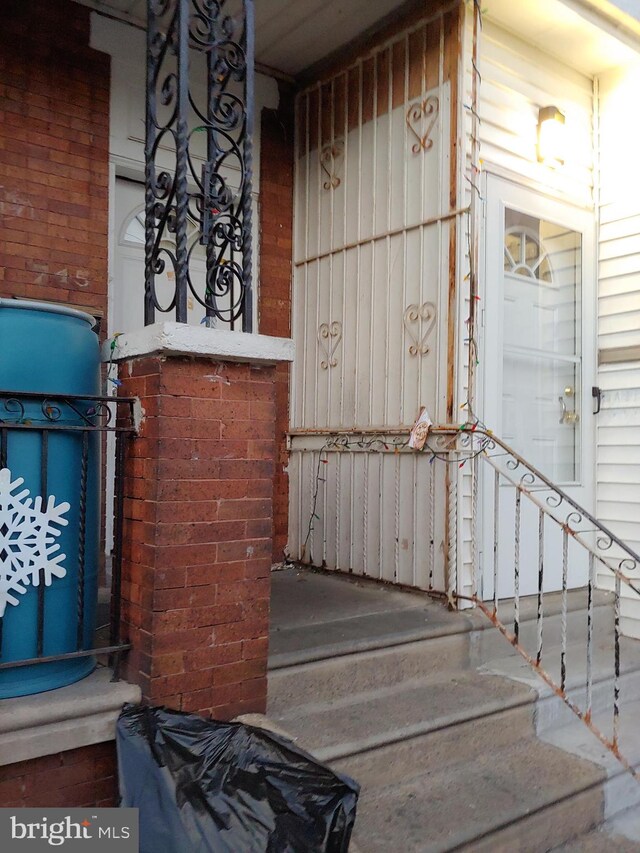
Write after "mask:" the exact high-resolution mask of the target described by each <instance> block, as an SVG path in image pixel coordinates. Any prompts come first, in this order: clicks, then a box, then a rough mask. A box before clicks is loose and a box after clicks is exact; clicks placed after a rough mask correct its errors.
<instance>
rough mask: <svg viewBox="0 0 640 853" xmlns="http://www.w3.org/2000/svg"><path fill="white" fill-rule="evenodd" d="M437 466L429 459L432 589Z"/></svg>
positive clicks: (430, 570) (431, 581) (434, 554)
mask: <svg viewBox="0 0 640 853" xmlns="http://www.w3.org/2000/svg"><path fill="white" fill-rule="evenodd" d="M437 470H438V469H437V468H436V466H435V464H434V462H433V459H431V462H430V463H429V589H433V573H434V571H435V559H436V540H435V518H434V516H435V511H436V472H437Z"/></svg>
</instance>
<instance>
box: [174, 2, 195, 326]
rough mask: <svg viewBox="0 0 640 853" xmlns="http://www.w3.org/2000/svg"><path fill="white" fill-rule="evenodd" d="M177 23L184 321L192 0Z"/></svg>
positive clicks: (179, 264)
mask: <svg viewBox="0 0 640 853" xmlns="http://www.w3.org/2000/svg"><path fill="white" fill-rule="evenodd" d="M177 2H178V10H177V11H178V17H177V22H176V34H175V35H176V53H177V63H178V73H177V78H178V79H177V81H176V83H177V96H178V100H177V116H176V127H175V131H174V135H175V146H176V174H175V201H176V204H175V235H176V295H175V299H176V320H177V322H178V323H186V322H187V290H188V287H189V284H188V265H189V254H188V247H187V217H188V212H189V187H188V183H187V175H188V169H189V159H188V157H189V13H190V2H191V0H177Z"/></svg>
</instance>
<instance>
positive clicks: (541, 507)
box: [429, 424, 640, 781]
mask: <svg viewBox="0 0 640 853" xmlns="http://www.w3.org/2000/svg"><path fill="white" fill-rule="evenodd" d="M432 435H433V439H432V442H431V445H430V448H429V449H430V450H431V452H433V453H441V454H446V457H447V458H448V459H449V461H455V462H457V463H458V465H459V466H464V465H465V464H466V463H467V462H468V461H470V460H472V461H473V466H472V476H473V480H474V484H473V491H472V494H473V496H474V506H473V516H474V519H473V523H474V524H475V517H476V515H477V494H478V479H479V470H478V468H479V465H478V463H484V464H486V465H488V466H489V467H490V468H491V469H492V470H493V472H494V478H493V479H494V485H493V489H494V500H493V507H492V510H493V514H494V520H493V571H494V591H493V602H492V604H491V605H488V604H487V603H486V602H485V601H484V600H483V599H482V598H481V596H479V595H478V592H477V582H476V577H475V576H474V579H473V593H472V594H471V595H469V596H465V595H462V594H460V592H459V591H458V590H457V589H456V590H455V592H454V593H453V597H454V598H455V599H458V600H461V601H464V600H466V601H470V602H472V603H473V604H474V605H475V606H477V607H478V609H480V610H481V611H482V612H483V613H484V614H485V615H486V616H487V617H488V618H489V619H490V620H491V622H492V623H493V624H494V625H495V626H496V627H497V628H498V629H499V630H500V632H501V633H502V634H503V635H504V636H505V637H506V638H507V639H508V640H509V642H510V643H511V644H512V645H513V647H514V648H515V649H516V651H517V652H518V653H519V654H520V655H521V656H522V657H523V658H524V659H525V660H526V661H527V663H528V664H529V665H530V666H531V668H532V669H533V670H534V671H535V672H536V673H537V674H538V675H539V676H540V677H541V678H542V679H543V680H544V681H545V683H546V684H547V685H548V686H549V687H550V688H551V689H552V690H553V691H554V692H555V693H556V694H557V695H558V696H559V697H560V698H561V699H562V700H563V701H564V703H565V704H566V705H567V706H568V707H569V708H570V709H571V711H573V713H574V714H575V715H576V716H577V717H579V718H580V719H581V720H582V721H583V722H584V723H585V724H586V725H587V726H588V727H589V729H590V730H591V731H592V732H593V734H594V735H595V736H596V737H597V738H598V739H599V740H600V742H601V743H602V744H603V745H604V746H605V747H606V748H607V749H608V750H609V751H611V752H612V753H613V755H614V756H615V757H616V758H617V759H618V760H619V761H620V762H621V764H622V765H623V766H624V767H625V769H626V770H628V771H629V772H630V773H631V774H632V775H633V776H634V777H635V778H636V780H638V781H640V768H639V769H636V767H635V766H634V765H633V764H632V762H631V761H630V760H629V759H628V758H626V757H625V756H624V755H623V754H622V753H621V752H620V748H619V717H620V705H619V700H620V651H621V648H620V637H621V631H620V598H621V585H622V584H623V583H624V584H625V585H626V586H627V587H628V588H629V589H631V590H633V592H634V593H636V594H637V595H639V596H640V586H639V584H638V582H637V581H635V580H634V579H632V578H630V577H629V576H628V572H630V571H633V570H635V569H638V568H640V555H638V554H637V553H636V552H635V551H634V550H633V549H632V548H630V547H629V546H628V545H627V544H626V543H625V542H623V541H622V540H621V539H620V538H619V537H618V536H616V534H615V533H613V531H611V530H610V529H609V528H608V527H607V526H606V525H604V524H602V522H600V521H598V519H597V518H596V517H595V516H594V515H593V514H592V513H591V512H589V511H588V510H587V509H585V508H584V507H583V506H581V505H580V504H579V503H578V502H577V501H576V500H575V499H574V498H572V497H571V496H570V495H569V494H568V493H567V492H566V491H565V490H564V489H562V488H560V487H559V486H557V485H555V484H554V483H553V482H552V481H551V480H550V479H549V478H548V477H547V476H545V475H544V474H543V473H542V472H541V471H539V470H538V469H537V468H536V467H535V466H534V465H532V464H531V463H529V462H527V461H526V460H525V459H524V457H522V456H521V455H520V454H519V453H518V452H517V451H515V450H514V449H513V448H512V447H510V446H509V445H508V444H507V443H506V442H504V441H502V439H500V438H498V437H497V436H495V435H494V434H493V433H492V432H490V431H489V430H487V429H485V428H484V427H480V426H478V425H476V424H464V425H463V426H462V427H448V426H446V427H436V428H433V429H432ZM503 482H504V483H506V484H508V485H510V486H511V487H513V488H514V490H515V513H514V539H513V541H514V599H513V628H510V627H507V625H506V624H505V620H504V619H503V618H500V616H499V604H498V575H499V550H498V543H499V541H500V531H499V514H500V500H499V490H500V487H501V485H502V483H503ZM545 493H549V494H545ZM523 497H524V498H525V499H526V500H528V501H529V502H531V503H532V504H533V505H534V506H535V507H537V509H538V593H537V617H536V620H537V649H536V654H535V657H534V656H533V655H531V654H529V652H528V651H527V650H526V649H525V648H524V647H523V645H522V643H521V642H520V600H519V599H520V595H519V580H520V578H519V571H520V540H521V525H522V512H521V504H522V498H523ZM449 501H450V502H451V501H454V502H457V487H455V486H454V487H453V488H451V489H450V493H449ZM565 510H567V511H566V512H565ZM546 518H550V519H552V520H553V522H554V523H555V524H556V525H558V527H559V528H560V529H561V531H562V612H561V624H562V628H561V630H562V638H561V658H560V679H559V683H558V681H557V680H556V679H555V678H553V677H552V676H551V675H550V674H549V673H548V672H547V671H546V670H545V669H544V668H543V667H542V620H543V616H544V612H543V596H544V591H543V576H544V563H545V537H544V533H545V524H544V522H545V519H546ZM589 536H590V537H591V538H592V540H593V539H595V544H594V543H593V541H589V539H588V538H587V537H589ZM570 539H573V540H574V541H576V542H578V544H579V545H580V546H581V547H582V548H584V549H585V550H586V551H587V553H588V555H589V572H588V584H587V590H588V598H587V649H586V654H587V672H586V703H585V704H586V707H585V708H584V709H583V708H581V707H580V706H579V704H578V702H577V701H576V700H575V698H573V699H572V698H570V697H569V695H568V694H567V690H566V684H567V592H568V584H567V576H568V562H569V541H570ZM614 545H615V546H616V548H617V549H619V551H620V552H622V555H623V556H616V557H612V556H611V555H607V554H602V553H601V552H602V551H605V552H606V551H609V550H610V549H611V548H612V547H613V546H614ZM597 562H599V563H600V564H601V565H603V566H604V567H605V568H606V569H608V570H609V571H610V572H611V573H612V575H613V577H614V681H613V736H612V737H611V738H610V737H608V736H607V735H606V734H604V733H603V731H602V730H601V729H600V728H599V727H598V726H597V725H596V724H595V723H594V721H593V716H592V688H593V627H594V611H593V607H594V590H595V588H596V571H595V567H596V563H597ZM475 571H477V560H476V559H475V548H474V572H475ZM503 607H504V605H503Z"/></svg>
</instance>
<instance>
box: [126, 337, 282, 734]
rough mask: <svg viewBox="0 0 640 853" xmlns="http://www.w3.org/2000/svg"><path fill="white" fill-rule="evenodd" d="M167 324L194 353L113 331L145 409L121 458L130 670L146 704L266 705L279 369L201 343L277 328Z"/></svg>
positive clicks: (198, 708)
mask: <svg viewBox="0 0 640 853" xmlns="http://www.w3.org/2000/svg"><path fill="white" fill-rule="evenodd" d="M167 327H171V328H172V329H174V330H175V329H177V330H178V334H179V335H181V336H182V338H185V339H188V341H191V338H195V339H197V341H199V342H200V345H199V346H196V349H197V350H198V352H199V354H198V355H196V356H185V355H184V354H179V352H175V351H172V349H171V346H169V347H168V348H167V346H166V335H165V334H162V335H160V336H159V337H158V336H156V338H155V339H154V340H159V339H162V345H163V347H164V349H163V351H161V352H157V353H152V354H148V353H146V352H145V350H148V349H150V348H152V347H153V346H154V345H155V344H153V343H149V341H148V340H147V339H150V338H151V337H153V335H154V333H153V330H154V329H156V328H159V327H155V326H152V327H148V330H145V334H146V339H145V340H146V343H144V344H142V345H140V344H139V342H138V343H134V345H131V343H130V341H129V340H127V339H125V340H122V339H119V351H120V352H121V353H122V355H121V357H120V359H119V360H120V362H121V365H120V378H121V380H122V387H121V393H122V394H123V395H126V396H136V397H138V398H139V400H140V404H141V408H142V419H141V424H140V433H139V436H138V437H137V438H136V439H134V440H133V441H132V442H131V443H130V446H129V449H128V452H127V462H126V479H125V498H126V500H125V529H124V560H123V589H122V595H123V621H124V628H123V630H124V634H125V636H128V638H129V640H130V641H131V642H132V644H133V649H132V651H131V652H130V654H129V656H128V660H127V665H126V677H127V679H128V680H129V681H132V682H135V683H137V684H139V685H140V686H141V688H142V691H143V697H144V700H145V701H147V702H149V703H152V704H156V705H160V704H162V705H167V706H169V707H171V708H176V709H180V710H184V711H193V712H197V713H201V714H204V715H207V716H209V715H210V716H213V717H215V718H217V719H229V718H231V717H233V716H236V715H238V714H241V713H248V712H264V710H265V706H266V691H267V679H266V668H267V651H268V639H267V638H268V625H269V594H270V569H271V551H272V537H273V476H274V468H275V462H274V460H275V453H276V448H275V440H274V431H275V404H274V395H275V370H276V368H275V365H273V364H271V365H265V364H256V363H253V361H252V359H251V358H249V357H248V358H247V359H246V360H247V362H248V363H238V362H231V361H228V360H225V358H224V356H223V355H221V356H219V357H218V356H216V354H215V352H213V353H212V354H211V355H207V354H203V353H202V352H201V351H202V349H203V345H204V349H205V353H206V349H213V350H215V349H216V346H212V342H214V341H218V340H219V339H220V338H221V336H222V339H224V341H225V343H229V344H230V345H232V348H233V347H235V348H236V349H237V346H236V345H237V343H238V341H240V342H245V341H248V342H253V343H255V342H256V341H260V340H262V341H274V339H267V338H263V337H262V336H257V335H256V336H254V335H242V334H241V333H230V332H217V331H215V330H210V329H191V328H189V327H180V326H178V325H177V324H162V328H167ZM149 330H150V331H149ZM130 337H134V336H130ZM275 340H276V341H278V342H279V344H277V346H278V345H280V346H281V349H282V345H286V346H288V345H289V343H290V342H288V341H282V339H275ZM269 346H271V347H273V344H269V345H267V348H268V347H269ZM286 346H285V349H286ZM176 348H177V349H178V350H181V349H182V350H184V349H189V346H188V345H187V346H184V341H183V342H182V344H180V345H179V346H177V347H176ZM218 349H219V347H218ZM222 349H223V350H224V347H223V348H222ZM127 352H130V355H129V356H127V355H126V353H127ZM234 357H236V356H234ZM285 358H286V360H290V357H289V356H285V357H284V358H280V359H278V360H285ZM274 360H276V359H274Z"/></svg>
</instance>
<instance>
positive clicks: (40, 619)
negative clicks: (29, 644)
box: [36, 429, 49, 657]
mask: <svg viewBox="0 0 640 853" xmlns="http://www.w3.org/2000/svg"><path fill="white" fill-rule="evenodd" d="M48 464H49V433H48V432H47V430H46V429H43V430H42V439H41V442H40V495H41V497H42V505H43V506H46V503H47V500H48V498H49V495H48V491H47V488H48V487H47V474H48ZM44 591H45V585H44V581H43V579H42V577H39V578H38V615H37V623H36V657H42V655H43V654H44Z"/></svg>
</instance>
